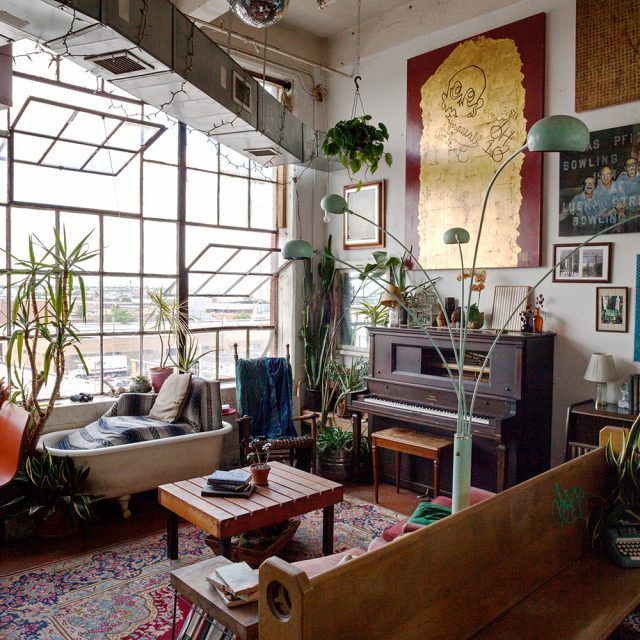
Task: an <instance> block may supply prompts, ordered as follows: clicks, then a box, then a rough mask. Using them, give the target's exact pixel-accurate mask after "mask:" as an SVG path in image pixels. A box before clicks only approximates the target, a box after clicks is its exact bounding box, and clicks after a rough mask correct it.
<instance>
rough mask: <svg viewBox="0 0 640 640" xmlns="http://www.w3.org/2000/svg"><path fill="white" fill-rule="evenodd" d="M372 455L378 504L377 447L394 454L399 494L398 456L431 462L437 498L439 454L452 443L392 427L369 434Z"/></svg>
mask: <svg viewBox="0 0 640 640" xmlns="http://www.w3.org/2000/svg"><path fill="white" fill-rule="evenodd" d="M371 442H372V444H371V452H372V453H373V488H374V493H375V501H376V504H377V503H378V447H380V449H389V450H391V451H395V452H396V491H397V492H400V454H402V453H408V454H410V455H413V456H419V457H420V458H427V459H428V460H431V461H433V493H434V497H437V496H438V485H439V467H440V452H441V451H443V450H444V449H448V448H449V447H451V446H453V441H452V440H450V439H448V438H443V437H442V436H435V435H431V434H428V433H420V432H418V431H413V429H403V428H401V427H392V428H391V429H384V430H382V431H376V432H375V433H372V434H371Z"/></svg>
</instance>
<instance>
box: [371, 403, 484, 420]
mask: <svg viewBox="0 0 640 640" xmlns="http://www.w3.org/2000/svg"><path fill="white" fill-rule="evenodd" d="M364 402H365V403H367V404H375V405H378V406H382V407H392V408H394V409H402V410H403V411H412V412H415V413H423V414H425V415H429V416H436V417H438V418H449V419H451V420H456V419H457V418H458V412H457V411H447V410H446V409H438V408H436V407H428V406H426V405H423V404H414V403H412V402H401V401H398V400H387V399H386V398H378V397H376V396H367V397H366V398H364ZM471 422H473V423H475V424H487V425H488V424H489V418H482V417H480V416H473V418H472V420H471Z"/></svg>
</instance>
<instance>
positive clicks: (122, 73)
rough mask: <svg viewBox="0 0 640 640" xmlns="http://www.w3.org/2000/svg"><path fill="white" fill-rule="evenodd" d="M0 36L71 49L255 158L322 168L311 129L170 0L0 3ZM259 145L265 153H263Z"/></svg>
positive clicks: (87, 64) (82, 61)
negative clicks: (273, 153) (271, 154)
mask: <svg viewBox="0 0 640 640" xmlns="http://www.w3.org/2000/svg"><path fill="white" fill-rule="evenodd" d="M0 36H2V37H4V38H5V39H6V40H18V39H21V38H29V39H31V40H36V41H37V42H39V43H40V44H42V45H44V46H46V47H48V48H50V49H52V50H53V51H54V52H56V53H58V54H65V55H71V56H73V60H74V62H76V63H77V64H79V65H81V66H82V67H84V68H85V69H88V70H89V71H91V72H92V73H94V74H96V75H98V76H100V77H103V78H105V79H106V80H108V81H109V82H111V83H113V84H115V85H116V86H118V87H120V88H121V89H123V90H125V91H127V92H128V93H130V94H132V95H134V96H136V97H138V98H139V99H141V100H143V101H144V102H146V103H148V104H150V105H153V106H155V107H157V108H159V109H162V110H163V111H165V112H166V113H168V114H170V115H172V116H173V117H175V118H177V119H178V120H180V121H182V122H184V123H185V124H187V125H189V126H191V127H193V128H195V129H199V130H201V131H204V132H206V133H208V134H209V135H210V136H211V137H212V138H215V139H217V140H219V141H220V142H221V143H223V144H224V145H226V146H228V147H230V148H232V149H234V150H235V151H238V152H240V153H242V154H243V155H245V156H248V157H251V158H252V159H254V160H256V161H257V162H262V163H269V164H273V165H279V164H290V163H307V162H312V161H313V162H312V165H313V166H314V167H315V168H318V169H323V170H327V167H328V164H327V162H326V160H325V159H324V158H322V157H320V154H318V144H317V140H318V135H317V132H316V131H315V130H313V129H312V128H311V127H309V126H307V125H304V124H303V123H302V122H301V121H300V120H298V119H297V118H296V117H295V116H293V114H291V113H290V112H289V111H287V109H285V108H284V107H283V106H282V105H281V104H280V102H278V100H276V99H275V98H274V97H273V96H272V95H271V94H269V93H268V92H266V91H265V90H264V89H263V88H262V87H261V86H260V85H259V84H258V82H257V81H256V80H255V78H253V76H251V75H250V74H249V73H248V72H246V71H245V70H244V69H243V68H242V67H241V66H240V65H239V64H238V63H236V62H235V61H234V60H233V59H232V58H231V57H229V56H228V55H227V54H226V53H225V52H224V51H223V50H222V49H221V48H220V47H219V46H218V45H217V44H216V43H215V42H213V41H212V40H210V39H209V38H208V37H207V36H206V35H205V34H204V33H203V32H202V31H201V30H200V29H199V28H198V27H197V26H196V25H195V24H194V23H193V21H192V20H190V19H189V18H187V17H186V16H185V15H184V14H182V13H181V12H180V11H179V10H178V9H176V7H175V6H174V5H173V4H172V3H171V2H170V0H152V1H149V0H146V1H145V0H66V1H65V0H30V1H29V2H28V3H27V2H24V0H0ZM1 42H2V40H0V43H1ZM266 149H273V150H274V151H275V152H276V153H275V155H273V156H266V155H264V154H265V150H266ZM256 152H257V153H256Z"/></svg>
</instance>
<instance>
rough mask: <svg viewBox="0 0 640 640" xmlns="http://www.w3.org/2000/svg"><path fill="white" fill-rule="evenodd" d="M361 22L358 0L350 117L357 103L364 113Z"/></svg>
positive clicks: (360, 9)
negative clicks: (361, 83) (361, 86)
mask: <svg viewBox="0 0 640 640" xmlns="http://www.w3.org/2000/svg"><path fill="white" fill-rule="evenodd" d="M361 23H362V0H358V22H357V25H356V63H355V65H354V67H353V76H354V77H353V83H354V84H355V85H356V91H355V93H354V95H353V107H352V108H351V117H352V118H355V117H356V113H357V111H358V105H360V108H361V109H362V115H365V110H364V104H362V97H361V96H360V81H361V80H362V76H361V75H360V25H361Z"/></svg>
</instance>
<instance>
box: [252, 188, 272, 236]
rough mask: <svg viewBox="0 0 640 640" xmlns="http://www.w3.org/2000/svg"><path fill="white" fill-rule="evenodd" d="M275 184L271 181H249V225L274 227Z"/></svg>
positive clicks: (262, 227)
mask: <svg viewBox="0 0 640 640" xmlns="http://www.w3.org/2000/svg"><path fill="white" fill-rule="evenodd" d="M276 193H277V186H276V185H275V184H273V183H272V182H257V181H255V180H252V181H251V226H252V227H258V228H259V229H275V228H276V211H277V204H276Z"/></svg>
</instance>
